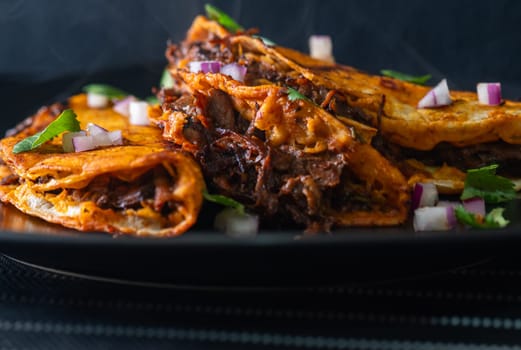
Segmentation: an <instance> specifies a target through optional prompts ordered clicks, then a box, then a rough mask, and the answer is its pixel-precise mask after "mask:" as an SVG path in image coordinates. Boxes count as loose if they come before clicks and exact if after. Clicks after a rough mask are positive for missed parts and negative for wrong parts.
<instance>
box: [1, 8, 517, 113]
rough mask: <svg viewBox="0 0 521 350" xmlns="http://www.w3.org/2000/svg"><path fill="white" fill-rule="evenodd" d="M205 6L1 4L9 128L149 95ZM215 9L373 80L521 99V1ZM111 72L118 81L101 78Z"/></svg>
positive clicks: (4, 97) (3, 77)
mask: <svg viewBox="0 0 521 350" xmlns="http://www.w3.org/2000/svg"><path fill="white" fill-rule="evenodd" d="M206 2H207V1H180V0H151V1H150V0H149V1H123V0H116V1H106V0H88V1H67V0H51V1H38V0H12V1H5V0H1V1H0V96H2V97H1V101H2V102H3V104H2V105H12V103H13V102H16V103H17V104H18V107H17V108H14V107H11V108H10V109H8V112H9V114H8V115H9V117H8V118H9V120H11V121H12V120H19V119H20V118H21V117H23V116H25V115H26V114H27V113H32V112H33V111H34V109H35V108H36V107H35V106H39V105H41V104H44V103H50V102H52V101H53V100H54V99H56V98H65V96H66V95H67V94H70V93H74V92H76V91H78V90H79V89H80V88H81V86H82V85H84V84H85V83H86V82H89V81H92V80H99V79H106V80H108V81H110V82H112V83H116V84H117V83H120V84H119V85H121V84H123V85H128V84H130V85H131V86H132V88H131V90H132V89H134V91H132V92H134V93H137V94H147V93H149V91H150V87H151V86H152V85H154V84H157V81H158V79H159V75H160V73H161V69H162V66H163V65H164V63H165V59H164V49H165V45H166V42H167V40H168V39H172V40H173V41H179V40H181V39H182V38H183V37H184V35H185V32H186V30H187V29H188V27H189V26H190V23H191V21H192V19H193V18H194V17H195V16H196V15H197V14H201V13H204V4H205V3H206ZM209 2H210V3H212V4H214V5H216V6H218V7H220V8H222V9H223V10H225V11H226V12H228V13H229V14H230V15H231V16H232V17H234V18H236V19H237V21H238V22H239V23H241V24H242V25H243V26H244V27H257V28H259V29H260V31H261V33H262V35H264V36H266V37H268V38H270V39H271V40H273V41H275V42H276V43H278V44H280V45H284V46H289V47H292V48H296V49H299V50H303V51H307V39H308V36H309V35H310V34H313V33H317V34H329V35H331V36H332V37H333V40H334V55H335V57H336V59H337V61H338V62H341V63H344V64H347V65H352V66H355V67H358V68H360V69H363V70H366V71H368V72H371V73H378V72H379V70H380V69H382V68H392V69H396V70H400V71H403V72H407V73H411V74H425V73H430V74H432V75H433V79H432V80H431V81H430V84H435V83H436V82H437V81H438V80H439V79H441V78H443V77H446V78H447V79H448V80H449V86H450V87H451V88H453V89H456V88H457V89H474V88H475V83H476V82H479V81H500V82H502V83H503V91H504V94H503V95H504V97H507V98H511V99H517V98H518V97H521V65H520V62H519V61H520V60H519V59H520V56H521V55H520V53H521V40H520V37H521V23H520V21H519V20H520V19H521V2H520V1H513V0H494V1H471V0H459V1H455V0H438V1H412V0H393V1H388V0H364V1H358V0H357V1H343V0H319V1H316V0H306V1H303V0H263V1H245V0H243V1H240V0H234V1H231V0H222V1H209ZM129 67H131V68H132V70H128V69H129ZM107 70H108V71H117V72H119V73H117V74H115V75H114V74H113V75H107V74H105V75H99V72H106V71H107ZM125 70H126V73H129V72H132V77H129V76H128V74H125ZM56 79H60V80H58V81H56ZM129 80H132V81H131V82H129ZM50 81H51V82H54V84H50V85H49V82H50ZM135 90H139V91H135ZM29 92H30V93H29ZM58 92H61V94H58ZM20 95H23V98H21V97H20ZM21 99H22V100H23V104H22V105H20V100H21ZM2 119H3V120H4V121H5V118H2Z"/></svg>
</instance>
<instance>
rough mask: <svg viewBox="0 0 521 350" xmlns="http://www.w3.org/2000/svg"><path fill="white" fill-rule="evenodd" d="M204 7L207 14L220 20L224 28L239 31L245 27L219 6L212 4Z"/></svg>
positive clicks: (212, 18) (217, 20) (233, 31)
mask: <svg viewBox="0 0 521 350" xmlns="http://www.w3.org/2000/svg"><path fill="white" fill-rule="evenodd" d="M204 9H205V10H206V16H208V18H209V19H211V20H214V21H216V22H218V23H219V24H220V25H222V26H223V27H224V28H226V29H228V30H229V31H230V32H232V33H234V34H235V33H237V32H238V31H242V30H244V28H243V27H242V26H241V25H239V24H238V23H237V22H235V20H234V19H233V18H231V17H230V16H228V15H227V14H226V13H224V12H223V11H221V10H219V9H218V8H217V7H215V6H212V5H210V4H206V5H204Z"/></svg>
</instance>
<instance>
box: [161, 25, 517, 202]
mask: <svg viewBox="0 0 521 350" xmlns="http://www.w3.org/2000/svg"><path fill="white" fill-rule="evenodd" d="M167 58H168V59H169V61H170V63H171V67H174V68H178V69H182V68H184V67H186V65H187V63H188V62H190V61H192V60H218V61H221V62H223V63H230V62H239V63H240V64H243V65H245V66H247V68H248V72H247V75H246V78H245V83H246V85H250V86H256V85H266V84H275V85H278V86H282V87H292V88H294V89H297V90H298V91H299V92H301V93H302V94H303V95H305V96H306V97H308V98H309V99H311V100H312V101H314V102H315V103H316V104H317V105H319V106H321V107H323V108H324V109H325V110H327V111H328V112H329V113H331V114H332V115H334V116H336V117H337V118H339V119H340V120H342V121H344V122H346V123H347V124H349V125H350V126H352V127H353V128H354V129H355V130H357V131H358V133H359V134H363V135H365V138H369V139H370V141H371V140H372V144H373V146H374V147H375V148H376V149H378V150H379V151H380V152H381V153H382V154H383V155H384V156H385V157H386V158H387V159H389V160H390V161H391V162H392V163H394V164H395V165H397V166H398V167H399V168H400V169H401V171H402V172H403V173H404V175H405V176H406V177H407V178H408V179H409V182H410V183H414V182H415V181H416V180H417V179H423V180H429V181H435V182H437V183H439V184H440V185H439V186H438V187H439V189H440V190H441V191H442V192H447V193H457V192H458V191H461V189H462V187H463V181H464V172H465V171H466V170H467V169H470V168H477V167H481V166H485V165H489V164H492V163H495V164H499V166H500V167H499V171H500V173H502V174H504V175H510V176H513V177H519V176H520V175H521V103H518V102H513V101H504V103H503V104H501V105H500V106H484V105H480V104H479V103H478V99H477V96H476V94H475V93H471V92H462V91H453V90H452V91H451V97H452V100H453V103H452V104H451V105H449V106H445V107H440V108H429V109H418V108H417V104H418V102H419V101H420V99H421V98H422V97H423V96H424V95H425V94H426V93H427V92H428V91H429V89H430V88H428V87H425V86H420V85H415V84H411V83H407V82H403V81H400V80H396V79H393V78H388V77H381V76H375V75H370V74H366V73H364V72H361V71H359V70H357V69H355V68H352V67H348V66H343V65H339V64H334V63H330V62H325V61H322V60H317V59H313V58H311V57H309V56H308V55H305V54H303V53H300V52H297V51H295V50H292V49H288V48H284V47H281V46H268V45H265V44H264V43H263V41H262V40H260V39H259V38H256V37H253V36H252V35H249V34H248V33H238V34H231V33H229V32H227V31H226V30H225V29H224V28H222V27H220V26H219V25H218V24H217V23H216V22H214V21H210V20H208V19H206V18H204V17H198V18H196V19H195V21H194V23H193V25H192V27H191V28H190V30H189V32H188V35H187V38H186V40H185V41H184V42H183V43H182V44H181V45H179V46H176V45H172V46H170V48H169V49H168V50H167ZM178 81H181V82H182V79H178ZM180 86H181V87H183V84H180ZM371 128H373V130H375V131H376V130H377V132H372V133H371ZM372 136H376V137H372ZM448 168H451V169H448ZM462 174H463V175H462Z"/></svg>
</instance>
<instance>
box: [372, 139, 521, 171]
mask: <svg viewBox="0 0 521 350" xmlns="http://www.w3.org/2000/svg"><path fill="white" fill-rule="evenodd" d="M373 145H374V146H375V148H376V149H377V150H379V151H380V152H381V153H382V154H383V155H384V156H385V157H387V158H388V159H391V160H392V161H394V162H395V163H396V164H400V162H401V161H403V160H405V159H410V158H414V159H419V160H421V161H422V162H423V163H424V164H426V165H430V166H440V165H442V164H447V165H450V166H453V167H455V168H458V169H460V170H462V171H466V170H467V169H475V168H480V167H483V166H487V165H490V164H498V165H499V168H498V172H499V173H500V174H503V175H507V176H513V177H518V176H521V158H520V154H521V145H512V144H508V143H506V142H502V141H497V142H491V143H483V144H477V145H471V146H466V147H455V146H453V145H451V144H449V143H446V142H443V143H440V144H438V145H437V146H436V147H434V148H433V149H432V150H430V151H418V150H414V149H411V148H404V147H401V146H398V145H395V144H392V143H389V142H386V141H382V140H379V139H375V140H374V142H373Z"/></svg>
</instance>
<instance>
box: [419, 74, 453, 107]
mask: <svg viewBox="0 0 521 350" xmlns="http://www.w3.org/2000/svg"><path fill="white" fill-rule="evenodd" d="M451 103H452V100H451V99H450V94H449V86H448V85H447V79H443V80H442V81H440V82H439V83H438V85H436V86H435V87H434V88H433V89H432V90H430V91H429V92H428V93H427V94H426V95H425V96H424V97H423V98H422V99H421V100H420V102H418V108H432V107H441V106H447V105H450V104H451Z"/></svg>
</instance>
